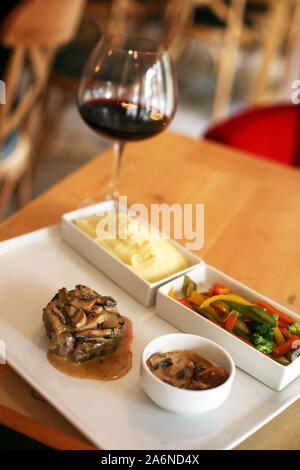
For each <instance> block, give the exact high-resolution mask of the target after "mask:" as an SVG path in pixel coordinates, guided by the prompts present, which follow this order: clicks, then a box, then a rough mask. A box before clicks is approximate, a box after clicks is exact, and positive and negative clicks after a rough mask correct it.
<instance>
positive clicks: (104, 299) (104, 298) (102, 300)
mask: <svg viewBox="0 0 300 470" xmlns="http://www.w3.org/2000/svg"><path fill="white" fill-rule="evenodd" d="M97 304H100V305H104V306H105V307H106V306H115V305H117V302H116V301H115V299H113V298H112V297H111V296H110V295H109V296H108V295H98V297H97Z"/></svg>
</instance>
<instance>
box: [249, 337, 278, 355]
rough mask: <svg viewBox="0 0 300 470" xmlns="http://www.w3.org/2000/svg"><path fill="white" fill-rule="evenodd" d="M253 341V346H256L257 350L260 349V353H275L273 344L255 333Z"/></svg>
mask: <svg viewBox="0 0 300 470" xmlns="http://www.w3.org/2000/svg"><path fill="white" fill-rule="evenodd" d="M252 340H253V344H254V345H255V346H256V349H258V350H259V351H261V352H263V353H265V354H271V352H272V351H273V344H272V343H271V341H269V340H267V339H265V338H263V337H262V336H261V335H259V334H258V333H254V334H253V335H252Z"/></svg>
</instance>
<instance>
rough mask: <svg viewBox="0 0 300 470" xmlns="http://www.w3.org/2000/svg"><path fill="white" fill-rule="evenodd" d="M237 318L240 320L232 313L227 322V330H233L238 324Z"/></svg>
mask: <svg viewBox="0 0 300 470" xmlns="http://www.w3.org/2000/svg"><path fill="white" fill-rule="evenodd" d="M237 318H238V317H237V315H235V314H234V313H231V314H230V315H229V317H228V318H227V320H226V323H225V328H226V329H227V330H233V328H234V325H235V324H236V321H237Z"/></svg>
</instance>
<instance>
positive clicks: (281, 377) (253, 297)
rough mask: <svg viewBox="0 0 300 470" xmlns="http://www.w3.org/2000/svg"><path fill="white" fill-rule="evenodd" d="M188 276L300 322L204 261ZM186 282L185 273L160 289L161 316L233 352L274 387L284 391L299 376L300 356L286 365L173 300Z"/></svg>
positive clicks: (243, 365)
mask: <svg viewBox="0 0 300 470" xmlns="http://www.w3.org/2000/svg"><path fill="white" fill-rule="evenodd" d="M188 275H189V277H190V278H191V279H192V280H193V281H194V282H196V284H197V285H199V284H201V290H202V291H206V290H208V289H209V288H210V287H211V286H212V285H213V284H214V283H215V282H217V283H220V284H224V285H226V286H227V287H229V289H230V292H232V293H234V294H237V295H240V296H241V297H244V298H245V299H246V300H249V301H250V302H260V301H266V302H268V303H269V304H272V305H273V306H274V307H276V308H277V309H279V310H281V311H282V312H283V313H287V314H288V315H290V316H292V317H293V318H295V321H299V318H300V317H299V316H298V315H296V314H295V313H293V312H291V311H290V310H288V309H287V308H285V307H283V306H282V305H279V304H277V303H275V302H273V301H272V300H271V299H269V298H267V297H265V296H263V295H261V294H259V293H258V292H256V291H254V290H252V289H249V288H248V287H246V286H245V285H243V284H241V283H240V282H238V281H236V280H234V279H232V278H231V277H229V276H227V275H226V274H224V273H222V272H220V271H218V270H217V269H215V268H213V267H211V266H209V265H206V264H203V265H202V266H200V267H199V268H197V269H194V270H192V271H190V272H189V274H188ZM182 284H183V276H181V277H179V278H177V279H175V280H173V281H171V282H168V283H167V284H165V285H164V286H162V287H161V288H160V289H159V291H158V293H157V298H156V312H157V314H158V315H159V316H160V317H162V318H163V319H164V320H166V321H168V322H169V323H171V324H172V325H174V326H176V327H177V328H179V329H180V330H181V331H183V332H185V333H192V334H198V335H201V336H205V337H206V338H209V339H211V340H213V341H215V342H216V343H218V344H219V345H220V346H223V347H224V348H225V349H226V350H227V351H228V352H229V353H230V354H231V356H232V358H233V360H234V362H235V364H236V365H237V366H238V367H240V368H241V369H243V370H244V371H246V372H248V374H251V375H252V376H253V377H255V378H257V379H258V380H261V381H262V382H263V383H264V384H266V385H268V386H269V387H272V388H273V389H274V390H282V389H283V388H284V387H286V386H287V385H288V384H289V383H290V382H292V381H293V380H294V379H295V378H296V377H299V375H300V358H299V359H296V360H295V361H294V362H292V363H291V364H289V365H288V366H283V365H281V364H279V363H277V362H276V361H274V360H273V359H271V358H269V357H268V356H266V355H264V354H262V353H260V352H259V351H257V349H255V348H253V347H251V346H249V345H248V344H246V343H245V342H243V341H241V340H240V339H239V338H237V337H236V336H234V335H232V334H231V333H229V332H228V331H226V330H224V329H223V328H221V327H220V326H218V325H215V324H213V323H212V322H211V321H209V320H207V319H206V318H204V317H203V316H201V315H200V314H198V313H196V312H195V311H193V310H191V309H190V308H188V307H186V306H185V305H183V304H181V303H179V302H177V301H176V300H174V299H172V298H171V297H170V296H169V295H168V292H169V290H170V288H171V287H172V286H174V293H175V295H176V294H177V296H178V298H180V297H183V295H182V292H181V288H182Z"/></svg>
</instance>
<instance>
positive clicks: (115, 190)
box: [107, 141, 125, 199]
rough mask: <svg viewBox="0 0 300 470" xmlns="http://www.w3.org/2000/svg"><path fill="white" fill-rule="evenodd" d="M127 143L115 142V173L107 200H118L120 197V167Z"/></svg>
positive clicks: (113, 173)
mask: <svg viewBox="0 0 300 470" xmlns="http://www.w3.org/2000/svg"><path fill="white" fill-rule="evenodd" d="M124 145H125V142H123V141H118V142H114V144H113V147H114V157H113V159H114V161H113V171H112V176H111V181H110V184H109V195H108V197H107V199H117V198H118V197H119V177H120V167H121V160H122V155H123V150H124Z"/></svg>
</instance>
